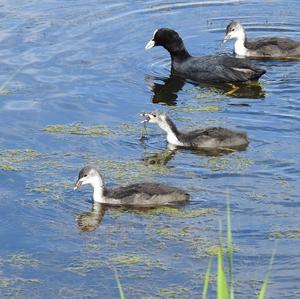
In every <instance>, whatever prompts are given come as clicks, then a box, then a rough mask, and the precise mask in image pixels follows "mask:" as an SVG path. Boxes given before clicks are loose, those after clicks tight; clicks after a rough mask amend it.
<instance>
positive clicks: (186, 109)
mask: <svg viewBox="0 0 300 299" xmlns="http://www.w3.org/2000/svg"><path fill="white" fill-rule="evenodd" d="M173 109H176V110H179V111H182V112H197V111H206V112H219V111H222V108H221V107H219V106H214V105H210V106H197V107H196V106H194V107H180V108H177V107H176V108H173Z"/></svg>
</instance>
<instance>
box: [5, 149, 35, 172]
mask: <svg viewBox="0 0 300 299" xmlns="http://www.w3.org/2000/svg"><path fill="white" fill-rule="evenodd" d="M36 157H37V152H36V151H34V150H32V149H25V150H15V149H11V150H3V151H0V170H4V171H19V170H20V169H21V165H22V164H23V163H24V162H26V161H30V160H33V159H35V158H36Z"/></svg>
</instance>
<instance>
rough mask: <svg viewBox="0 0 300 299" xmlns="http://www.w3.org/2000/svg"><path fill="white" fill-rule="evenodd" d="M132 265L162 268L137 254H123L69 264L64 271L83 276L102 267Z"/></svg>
mask: <svg viewBox="0 0 300 299" xmlns="http://www.w3.org/2000/svg"><path fill="white" fill-rule="evenodd" d="M134 264H142V265H144V266H146V267H147V268H149V267H154V266H157V267H162V264H161V262H160V261H159V260H154V259H151V258H148V257H145V256H141V255H137V254H128V255H126V254H125V255H120V256H113V257H110V258H108V260H106V261H102V260H99V259H89V260H81V261H77V262H76V263H74V264H71V265H70V266H69V267H67V268H66V271H70V272H73V273H77V274H79V275H85V274H86V273H88V272H90V271H94V270H96V269H99V268H102V267H108V268H110V267H111V266H112V265H113V266H116V267H121V266H129V265H134Z"/></svg>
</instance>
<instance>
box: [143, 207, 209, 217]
mask: <svg viewBox="0 0 300 299" xmlns="http://www.w3.org/2000/svg"><path fill="white" fill-rule="evenodd" d="M137 213H140V214H143V215H144V216H146V217H147V216H150V217H151V216H158V215H161V214H164V215H167V216H169V217H172V218H192V217H199V216H204V215H209V214H213V213H215V209H210V208H207V209H205V208H203V209H196V210H187V209H182V208H175V207H174V208H172V207H159V208H156V209H151V210H148V211H139V212H137Z"/></svg>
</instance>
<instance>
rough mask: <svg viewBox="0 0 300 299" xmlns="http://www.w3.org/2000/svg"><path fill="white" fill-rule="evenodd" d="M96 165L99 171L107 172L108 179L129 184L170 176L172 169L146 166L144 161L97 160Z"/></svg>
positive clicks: (161, 166)
mask: <svg viewBox="0 0 300 299" xmlns="http://www.w3.org/2000/svg"><path fill="white" fill-rule="evenodd" d="M95 164H96V165H98V166H99V169H101V170H103V171H105V174H106V175H107V177H112V178H113V179H115V180H117V181H119V182H121V183H128V182H130V181H134V180H137V179H139V180H144V179H149V178H151V177H153V176H156V175H159V176H162V175H169V174H171V173H172V169H171V168H168V167H166V166H163V165H159V164H158V165H156V164H154V165H145V163H143V162H142V161H138V160H129V161H113V160H97V161H96V163H95Z"/></svg>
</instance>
